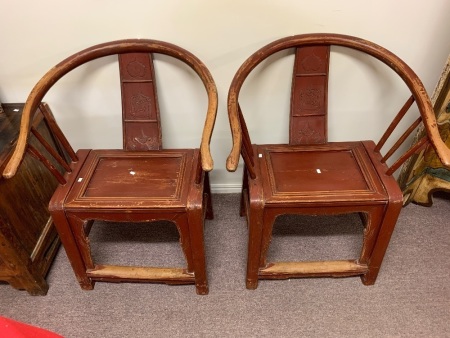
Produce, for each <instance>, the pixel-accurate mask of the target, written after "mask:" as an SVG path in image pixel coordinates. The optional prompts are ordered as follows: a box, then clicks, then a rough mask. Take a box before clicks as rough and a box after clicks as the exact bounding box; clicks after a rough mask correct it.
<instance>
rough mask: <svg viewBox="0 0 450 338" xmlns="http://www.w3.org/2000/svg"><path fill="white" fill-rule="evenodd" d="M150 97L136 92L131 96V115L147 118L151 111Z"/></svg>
mask: <svg viewBox="0 0 450 338" xmlns="http://www.w3.org/2000/svg"><path fill="white" fill-rule="evenodd" d="M151 102H152V100H151V98H150V97H148V96H145V95H144V94H141V93H138V94H135V95H133V96H132V97H131V115H132V116H133V117H141V118H149V117H150V111H151Z"/></svg>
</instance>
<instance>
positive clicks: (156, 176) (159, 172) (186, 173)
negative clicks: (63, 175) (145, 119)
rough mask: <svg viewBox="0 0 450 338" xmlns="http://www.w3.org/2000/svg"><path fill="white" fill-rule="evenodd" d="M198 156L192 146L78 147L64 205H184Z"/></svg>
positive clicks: (137, 206) (72, 207)
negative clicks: (148, 148)
mask: <svg viewBox="0 0 450 338" xmlns="http://www.w3.org/2000/svg"><path fill="white" fill-rule="evenodd" d="M198 156H199V151H198V150H194V149H177V150H161V151H146V152H142V151H136V152H129V151H123V150H79V151H78V157H79V159H80V163H82V165H81V164H80V165H79V166H77V167H76V168H75V169H74V171H73V172H72V174H71V181H73V182H71V181H69V182H68V183H69V184H72V189H71V192H70V193H69V194H68V196H67V200H66V202H65V204H66V208H67V209H83V208H88V209H90V208H93V207H95V208H98V209H108V208H115V209H117V208H118V204H120V207H121V208H123V209H125V210H126V209H128V208H135V209H139V208H141V209H142V208H146V209H147V208H154V209H155V210H158V209H161V208H171V209H176V208H181V209H184V208H186V206H187V198H188V193H189V190H190V188H191V187H190V186H189V185H188V184H187V183H188V182H190V181H191V179H192V176H193V175H195V165H194V163H197V162H196V161H198ZM77 169H81V170H79V171H77V172H76V171H75V170H77ZM118 201H120V203H118Z"/></svg>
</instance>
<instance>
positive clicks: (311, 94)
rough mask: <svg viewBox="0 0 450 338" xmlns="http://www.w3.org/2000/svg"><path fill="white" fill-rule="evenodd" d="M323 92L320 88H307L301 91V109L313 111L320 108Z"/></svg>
mask: <svg viewBox="0 0 450 338" xmlns="http://www.w3.org/2000/svg"><path fill="white" fill-rule="evenodd" d="M322 96H323V95H322V91H321V90H320V89H319V88H305V89H302V90H301V91H300V109H305V110H313V109H318V108H320V105H321V102H322Z"/></svg>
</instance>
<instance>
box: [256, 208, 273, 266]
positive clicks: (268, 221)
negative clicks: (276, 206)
mask: <svg viewBox="0 0 450 338" xmlns="http://www.w3.org/2000/svg"><path fill="white" fill-rule="evenodd" d="M275 218H276V217H275V216H274V215H273V214H271V213H269V212H268V211H267V210H266V212H265V213H264V223H263V227H262V236H261V237H262V238H261V256H260V258H259V266H260V267H261V268H264V267H265V266H266V265H267V252H268V251H269V245H270V242H271V241H272V231H273V225H274V223H275Z"/></svg>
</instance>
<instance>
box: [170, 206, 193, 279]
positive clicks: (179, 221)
mask: <svg viewBox="0 0 450 338" xmlns="http://www.w3.org/2000/svg"><path fill="white" fill-rule="evenodd" d="M172 221H173V222H174V223H175V226H176V227H177V230H178V234H179V235H180V246H181V250H182V252H183V255H184V258H185V259H186V263H187V271H188V272H189V273H192V272H194V271H195V266H194V260H193V258H192V245H191V233H190V229H189V222H188V219H187V216H186V215H185V214H182V215H180V216H178V217H176V218H175V219H173V220H172Z"/></svg>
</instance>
